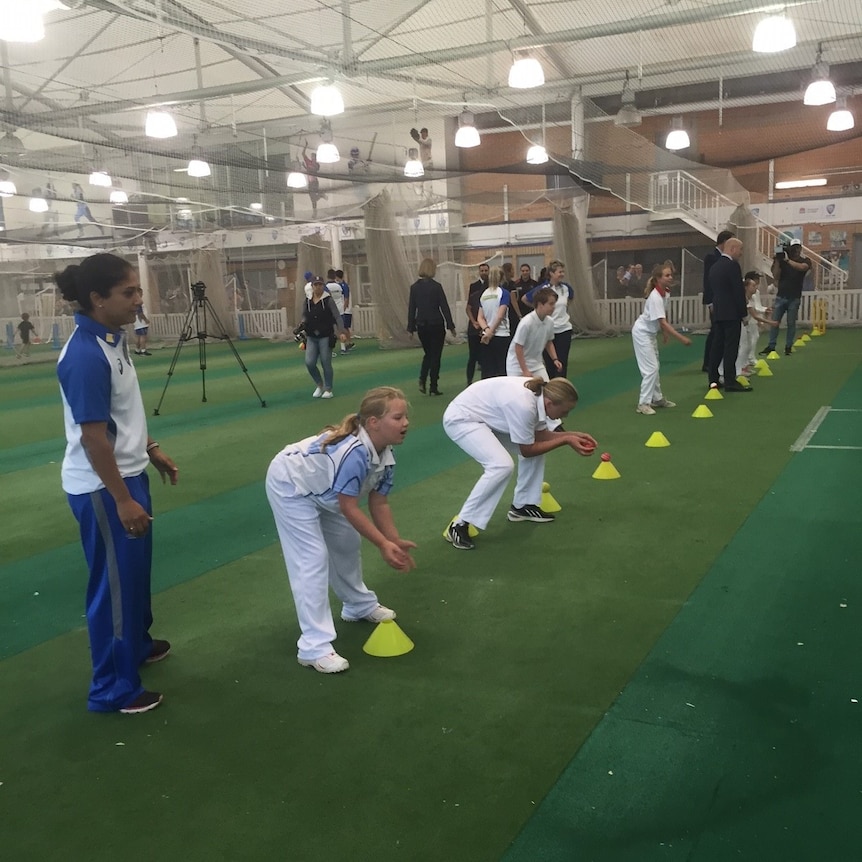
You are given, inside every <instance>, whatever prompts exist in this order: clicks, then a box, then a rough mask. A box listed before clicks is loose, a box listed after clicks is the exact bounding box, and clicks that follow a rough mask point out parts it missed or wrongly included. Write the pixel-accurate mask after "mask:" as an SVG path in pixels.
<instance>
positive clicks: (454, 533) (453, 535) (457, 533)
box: [446, 521, 476, 551]
mask: <svg viewBox="0 0 862 862" xmlns="http://www.w3.org/2000/svg"><path fill="white" fill-rule="evenodd" d="M446 541H447V542H451V543H452V547H453V548H458V549H459V550H462V551H472V550H473V548H475V547H476V544H475V542H474V541H473V540H472V539H471V538H470V525H469V524H456V523H455V522H454V521H452V523H451V524H449V529H448V530H446Z"/></svg>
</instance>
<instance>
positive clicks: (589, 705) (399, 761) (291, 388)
mask: <svg viewBox="0 0 862 862" xmlns="http://www.w3.org/2000/svg"><path fill="white" fill-rule="evenodd" d="M239 346H240V350H241V352H242V355H243V358H244V360H245V361H246V364H247V365H248V367H249V371H250V373H251V375H252V378H253V379H254V382H255V385H256V386H257V387H258V389H259V390H260V392H261V394H262V395H263V397H264V398H265V399H266V401H267V404H268V406H267V408H266V409H261V408H260V407H259V406H258V405H257V401H256V399H255V397H254V393H253V392H252V390H251V388H250V387H249V385H248V381H246V379H245V377H244V376H243V375H242V373H241V371H240V370H239V369H238V367H237V366H236V362H235V360H234V359H233V357H232V356H231V355H230V354H229V352H228V351H227V350H226V349H224V348H223V346H221V347H214V348H213V349H211V351H210V361H209V368H208V375H207V391H208V398H209V400H208V403H206V404H201V403H200V392H201V386H200V372H199V369H198V368H197V356H196V354H195V355H194V356H191V355H185V356H182V357H181V360H180V363H179V364H178V367H177V374H175V375H174V378H173V380H172V381H171V383H170V386H169V387H168V390H167V394H166V397H165V401H164V405H163V409H162V415H160V416H158V417H152V418H151V419H150V433H151V434H152V435H153V436H154V437H155V438H157V439H159V440H160V441H161V443H162V445H163V447H164V449H165V451H167V452H168V453H169V454H170V455H171V456H172V457H174V458H175V460H176V461H177V463H178V464H179V466H180V477H181V478H180V484H179V485H178V486H177V487H174V488H172V487H163V486H161V485H160V484H159V483H154V506H155V511H156V521H155V525H154V526H155V530H156V533H155V554H156V563H155V567H154V588H155V589H156V590H157V591H158V592H157V595H156V596H155V600H154V610H155V615H156V626H155V627H154V634H156V635H157V636H162V637H165V636H166V637H169V638H170V639H171V640H172V642H173V644H174V654H173V655H172V656H171V657H170V658H169V660H167V661H166V662H163V663H161V664H159V665H156V666H153V667H151V668H148V669H147V670H146V682H147V683H148V684H150V685H152V686H154V687H157V688H158V689H159V690H162V691H164V692H165V697H166V699H165V704H164V706H163V707H162V708H160V709H159V710H157V711H156V712H154V713H151V714H147V715H144V716H138V717H126V716H119V715H109V716H99V715H93V714H89V713H87V712H86V709H85V700H86V688H87V682H88V656H87V639H86V632H85V631H84V630H83V629H82V628H81V625H82V622H83V621H82V616H81V615H82V613H83V591H84V584H85V582H86V573H85V571H84V567H83V561H82V556H81V552H80V548H79V546H78V544H77V540H76V535H75V524H74V521H73V519H72V517H71V514H70V513H69V511H68V507H67V506H66V503H65V500H64V498H63V495H62V493H61V491H60V488H59V464H58V462H59V460H60V458H61V457H62V416H61V411H60V409H59V398H58V396H57V388H56V382H55V380H54V378H53V370H52V369H51V368H50V367H48V366H38V365H31V366H27V367H25V368H21V369H0V399H2V403H3V406H4V422H3V423H2V426H0V475H2V480H0V481H2V482H3V486H4V494H3V502H2V504H0V505H2V520H3V524H4V529H3V531H2V535H0V558H2V561H3V570H2V576H0V577H2V581H3V587H4V589H3V590H2V592H0V621H2V630H3V640H2V643H0V656H2V657H4V658H3V660H2V661H0V689H2V691H3V692H4V694H5V693H7V692H9V693H10V694H9V695H8V696H4V698H3V701H2V705H0V734H2V738H3V739H4V740H7V745H6V746H5V755H4V758H3V761H2V763H0V781H2V782H3V784H2V786H0V816H2V818H3V822H4V830H3V831H4V836H3V841H4V847H6V848H8V850H9V852H10V854H11V855H10V858H19V859H43V858H44V859H47V858H54V855H55V854H56V851H57V848H58V847H62V848H63V853H64V857H65V858H88V859H92V860H101V859H111V858H116V856H117V855H119V854H121V853H124V854H125V855H129V848H130V847H134V846H135V845H136V843H138V842H145V841H147V840H150V839H152V838H154V837H155V838H157V840H158V855H159V857H160V858H162V859H165V860H180V859H183V860H187V859H193V860H197V859H207V860H210V859H226V860H228V859H230V860H233V859H250V860H251V859H254V860H263V859H276V858H277V859H286V860H291V862H293V860H297V862H304V860H308V862H316V860H333V859H335V860H348V859H354V858H356V857H358V858H362V859H365V858H367V859H375V860H380V862H382V860H386V859H393V860H395V859H410V860H428V862H431V860H435V862H436V860H439V859H452V860H464V862H472V860H494V859H498V858H500V856H501V855H502V854H503V853H504V852H505V848H506V847H507V846H508V845H509V843H510V842H511V841H512V840H513V838H514V837H515V836H516V835H517V834H518V833H519V831H520V830H521V828H522V826H523V825H524V823H525V822H526V821H527V820H528V819H529V817H530V816H531V814H532V813H533V812H534V811H535V809H536V806H537V805H538V804H539V803H540V802H541V800H542V799H543V798H544V797H545V795H546V794H547V793H548V791H549V789H550V788H552V787H553V785H554V783H555V781H556V780H557V778H558V777H559V776H560V774H561V772H563V770H565V769H566V766H567V764H568V763H569V762H570V760H571V759H572V757H573V756H574V755H575V754H576V752H577V751H578V749H579V748H580V747H581V745H582V744H583V743H584V741H585V740H587V739H588V737H589V734H590V732H591V731H592V730H593V728H594V727H595V725H596V724H597V722H599V721H600V719H601V718H602V716H603V715H604V714H605V712H606V711H607V709H608V708H609V706H610V705H611V704H612V703H613V702H614V700H615V699H616V698H617V696H618V695H619V693H620V692H621V691H622V690H623V689H624V688H625V686H626V684H627V683H628V681H629V680H630V679H631V677H632V675H633V674H634V673H635V672H636V670H637V668H638V667H639V665H640V664H641V662H642V661H643V660H644V658H645V657H646V656H647V655H648V654H649V652H650V650H651V649H652V647H653V646H654V645H655V644H656V642H657V641H658V639H659V638H660V637H661V636H662V633H663V632H665V630H666V629H667V627H668V626H669V625H670V624H671V623H672V622H673V620H674V618H675V617H676V616H677V614H678V612H679V610H680V608H681V607H683V606H684V605H685V603H686V601H687V599H688V597H689V595H690V594H691V592H692V590H694V589H695V588H696V587H697V585H698V584H699V583H700V581H701V579H702V578H703V577H704V575H705V574H706V573H707V572H708V571H709V570H710V568H711V567H712V566H713V565H714V564H715V562H716V560H717V559H718V558H719V556H720V555H721V553H722V550H723V549H724V548H725V546H726V545H727V544H728V543H729V542H731V541H732V540H733V538H734V536H735V535H736V534H737V532H738V531H739V530H740V528H742V527H743V525H744V524H745V522H746V519H747V518H748V516H749V514H750V513H751V512H752V511H754V510H755V509H756V508H757V506H758V504H759V503H760V501H761V500H762V499H763V498H764V495H767V494H768V493H769V492H770V489H771V488H772V486H773V483H774V482H775V481H776V480H777V479H778V478H779V477H781V476H782V474H783V471H785V469H786V468H787V466H788V463H789V462H790V460H791V458H792V457H794V456H791V453H790V451H789V448H790V445H791V444H792V443H793V441H794V440H795V438H796V437H797V436H798V434H799V433H800V432H801V431H802V429H803V428H804V427H805V426H806V425H807V423H808V422H809V421H810V419H811V417H812V415H813V414H814V413H815V412H816V410H817V409H818V408H819V407H820V406H822V405H823V404H829V403H831V402H830V399H831V398H833V397H834V396H835V394H836V393H837V392H838V391H839V390H840V389H841V387H842V385H843V384H844V382H845V381H846V380H847V379H848V377H849V376H850V375H851V374H852V373H853V371H854V370H855V369H856V368H857V367H858V365H859V359H860V355H862V351H860V347H859V336H858V334H857V333H855V332H849V331H847V332H830V333H829V335H828V336H827V337H826V338H822V339H818V340H816V343H813V344H812V345H811V346H810V348H809V349H808V351H807V352H806V353H805V354H804V355H799V356H793V357H791V358H789V359H787V360H784V359H782V361H781V362H779V363H775V366H774V370H775V376H774V377H772V378H769V379H767V380H764V381H758V380H755V382H754V385H755V387H756V392H755V393H753V394H751V395H739V396H736V397H735V399H734V398H733V397H732V396H728V397H727V398H726V399H725V400H724V401H721V402H717V403H716V404H713V405H712V409H713V411H714V412H715V414H716V415H715V418H714V419H710V420H695V419H692V418H691V415H690V414H691V412H692V411H693V410H694V408H695V406H697V404H699V403H701V402H700V398H701V397H702V395H703V394H704V391H705V385H704V376H703V375H702V374H701V373H700V371H699V367H700V358H701V349H702V342H698V341H696V342H695V345H694V346H693V347H692V348H691V349H690V350H688V351H686V350H685V349H684V348H682V347H681V346H679V345H674V346H671V347H669V348H668V349H667V350H666V351H664V352H663V360H662V361H663V371H664V373H663V375H662V377H663V381H664V388H665V391H666V394H667V396H668V397H670V398H672V399H673V400H675V401H677V402H678V403H679V407H677V408H676V409H674V410H667V411H662V412H661V413H660V414H658V415H656V416H655V417H642V416H638V415H636V414H635V413H634V407H635V404H636V401H637V387H638V384H639V376H638V374H637V369H636V367H635V364H634V359H633V357H632V354H631V345H630V341H629V339H627V338H620V339H608V340H600V341H582V340H578V341H576V343H575V344H574V346H573V354H572V361H571V374H570V376H571V377H572V378H573V380H574V381H575V383H576V385H577V386H578V388H579V390H580V392H581V404H580V406H579V407H578V408H577V410H575V411H574V412H573V413H572V415H571V416H570V418H569V419H568V420H567V422H566V425H567V427H570V428H577V429H581V430H586V431H589V432H590V433H592V434H593V435H594V436H595V437H596V438H597V439H598V440H599V445H600V451H609V452H610V453H611V455H612V458H613V463H614V464H615V465H616V466H617V468H618V469H619V471H620V473H621V474H622V478H621V479H620V480H617V481H611V482H602V481H596V480H593V479H592V478H590V477H591V474H592V471H593V470H594V469H595V467H596V463H597V461H596V459H583V458H580V457H578V456H576V455H575V454H574V453H573V452H571V451H568V450H567V451H563V450H559V451H556V452H554V453H552V454H551V455H550V456H549V458H548V466H547V470H546V479H547V480H548V481H549V482H550V483H551V486H552V489H551V490H552V493H553V494H554V496H555V497H556V499H557V500H558V501H559V502H560V504H561V505H562V507H563V511H562V512H561V513H560V514H559V516H558V520H557V522H556V523H554V524H551V525H534V524H510V523H508V522H507V521H506V520H505V508H504V506H503V505H501V507H500V509H499V511H498V512H497V514H496V516H495V518H494V519H493V520H492V521H491V523H490V525H489V528H488V530H487V531H486V532H484V533H482V534H481V535H480V536H479V538H478V540H477V545H478V547H477V550H476V551H473V552H470V553H465V552H459V551H456V550H454V549H453V548H452V547H451V546H449V545H448V544H447V543H446V542H445V541H443V539H442V537H441V532H442V530H443V528H444V526H445V524H446V522H447V521H448V519H449V518H451V516H452V515H453V514H454V513H455V512H457V510H458V508H459V506H460V504H461V502H462V501H463V499H464V497H465V496H466V494H467V493H468V491H469V488H470V487H471V485H472V483H473V482H474V481H475V480H476V478H477V477H478V471H477V469H476V467H475V465H474V464H473V463H472V462H471V461H470V460H469V459H467V458H466V457H465V456H463V453H461V452H460V450H459V449H457V447H455V446H454V445H453V444H451V443H450V442H449V441H448V439H447V438H446V437H445V435H444V434H443V432H442V428H441V426H440V418H441V416H442V413H443V410H444V409H445V405H446V403H447V402H448V400H449V398H448V396H451V395H452V394H454V393H456V392H457V391H459V389H460V386H461V381H462V377H463V367H464V362H465V360H466V353H465V348H464V347H454V348H447V349H446V352H445V354H444V365H443V374H442V377H441V388H442V389H443V390H444V392H445V393H446V396H444V397H443V398H440V399H432V398H425V397H423V396H421V395H419V393H418V392H416V391H415V381H416V377H417V369H418V362H419V359H420V354H419V352H418V351H415V350H414V351H398V352H396V351H379V350H377V349H376V348H375V346H374V344H373V343H370V342H363V343H361V344H360V347H359V348H358V350H357V351H356V352H355V353H353V354H351V355H350V356H348V357H344V358H339V359H337V360H336V371H335V374H336V378H335V392H336V398H335V399H333V401H331V402H328V403H322V402H319V401H312V400H311V398H310V390H311V389H312V388H313V386H312V385H310V381H309V379H308V377H307V375H306V373H305V371H304V368H303V366H302V356H301V354H300V353H299V351H297V350H296V348H295V346H294V345H284V344H281V345H266V344H259V343H254V342H245V343H242V344H240V345H239ZM171 352H172V351H169V350H163V351H160V352H158V353H157V354H156V355H154V356H153V357H150V358H148V360H147V363H146V364H145V363H143V362H142V361H140V360H139V361H138V363H137V365H138V368H139V369H140V370H139V374H140V376H141V379H142V389H143V391H144V397H145V402H146V404H147V406H148V409H150V410H151V409H152V408H153V407H154V406H155V404H156V403H157V401H158V399H159V397H160V395H161V391H162V388H163V387H164V380H165V372H166V371H167V368H168V364H169V361H170V353H171ZM379 383H387V384H394V385H400V386H403V387H404V388H405V389H406V391H407V393H408V396H409V397H410V400H411V402H412V411H411V423H412V427H411V431H410V434H409V435H408V437H407V441H406V442H405V444H404V445H403V446H402V447H400V449H399V450H398V452H397V456H398V469H397V475H396V490H395V492H394V494H393V497H392V506H393V510H394V513H395V517H396V521H397V523H398V524H399V526H400V529H401V532H402V535H404V536H406V537H409V538H411V539H414V540H415V541H417V542H418V543H419V548H418V549H417V551H416V554H415V556H416V560H417V564H418V568H417V570H416V571H415V572H413V573H411V574H409V575H403V574H398V573H395V572H393V571H391V570H389V569H387V568H386V567H385V565H384V564H383V563H382V561H381V560H380V557H379V555H378V554H377V553H376V551H375V550H374V549H373V548H372V547H370V546H366V547H365V548H364V563H365V574H366V579H367V581H368V583H369V585H370V586H372V587H373V588H374V589H376V590H377V591H378V593H379V595H380V598H381V600H382V601H383V602H384V603H386V604H389V605H391V606H393V607H395V608H396V609H397V610H398V614H399V615H398V622H399V624H400V625H401V627H402V628H403V630H404V631H405V633H406V634H407V635H408V636H409V637H410V638H412V639H413V640H414V642H415V644H416V647H415V649H414V650H413V651H412V652H410V653H408V654H407V655H405V656H401V657H398V658H389V659H377V658H372V657H370V656H367V655H365V654H364V653H363V652H362V650H361V645H362V643H363V642H364V641H365V639H366V638H367V637H368V636H369V634H370V633H371V627H370V626H368V625H366V624H353V625H349V624H342V623H339V624H338V626H337V627H338V630H339V640H338V642H337V648H338V649H339V650H340V651H341V652H342V653H343V654H344V655H346V656H347V657H348V658H349V660H350V661H351V670H350V671H349V672H348V673H347V674H342V675H339V676H337V677H334V678H333V677H325V676H323V675H320V674H316V673H314V672H313V671H310V670H307V669H303V668H300V667H299V666H298V665H297V664H296V661H295V641H296V638H297V636H298V630H297V625H296V619H295V616H294V613H293V608H292V602H291V598H290V593H289V589H288V585H287V579H286V576H285V573H284V567H283V561H282V559H281V554H280V549H279V547H278V545H277V543H276V539H275V531H274V526H273V524H272V519H271V515H270V513H269V509H268V506H267V503H266V499H265V496H264V494H263V486H262V480H263V476H264V473H265V470H266V466H267V464H268V462H269V460H270V459H271V458H272V456H273V455H274V454H275V452H276V451H278V449H279V448H281V446H283V445H284V444H285V443H287V442H290V441H291V440H294V439H299V438H300V437H303V436H307V435H308V434H309V433H313V432H314V431H316V430H319V428H320V427H321V426H322V425H323V424H325V423H327V422H335V421H338V420H340V418H341V417H342V415H344V414H345V413H347V412H350V411H351V410H354V409H355V407H356V405H357V403H358V400H359V398H360V397H361V395H362V393H363V392H364V391H365V390H366V389H367V388H369V387H370V386H373V385H376V384H379ZM52 399H56V401H52ZM653 430H661V431H662V432H663V433H664V434H665V435H666V436H667V437H668V439H669V440H670V441H671V444H672V445H671V446H670V447H669V448H666V449H648V448H646V447H645V446H644V443H645V441H646V439H647V437H648V436H649V434H650V433H651V431H653ZM824 431H825V429H824ZM52 462H53V463H52ZM505 499H506V498H504V500H505ZM6 524H9V525H10V527H11V528H10V529H7V528H6V526H5V525H6ZM36 593H38V595H36ZM337 610H338V609H337V607H336V613H337ZM10 743H11V744H10ZM119 743H122V744H119ZM106 820H110V822H111V823H112V824H116V828H115V829H111V830H104V829H103V828H100V827H101V825H102V824H103V823H104V822H105V821H106ZM9 824H11V826H10V825H9ZM97 829H98V832H96V830H97ZM94 834H98V841H97V842H96V841H94ZM131 855H133V856H134V853H132V854H131ZM523 858H529V857H528V856H525V857H523ZM572 858H577V857H572ZM608 858H613V857H608Z"/></svg>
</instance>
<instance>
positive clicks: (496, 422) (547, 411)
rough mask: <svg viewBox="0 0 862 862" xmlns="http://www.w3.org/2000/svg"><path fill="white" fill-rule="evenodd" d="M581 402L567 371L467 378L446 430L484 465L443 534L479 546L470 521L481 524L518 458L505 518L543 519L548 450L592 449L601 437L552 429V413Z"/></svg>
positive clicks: (559, 415)
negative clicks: (469, 380)
mask: <svg viewBox="0 0 862 862" xmlns="http://www.w3.org/2000/svg"><path fill="white" fill-rule="evenodd" d="M577 403H578V392H577V390H576V389H575V387H574V386H573V385H572V384H571V383H570V382H569V381H568V380H566V379H565V378H562V377H559V378H556V379H554V380H551V381H550V382H547V381H545V380H543V379H542V378H541V377H531V378H530V379H529V380H525V379H524V378H523V377H489V378H487V379H486V380H480V381H479V382H478V383H474V384H473V385H472V386H468V387H467V388H466V389H465V390H464V391H463V392H461V393H460V394H459V395H457V396H456V397H455V398H454V399H453V400H452V402H451V403H450V404H449V406H448V407H447V408H446V412H445V413H444V414H443V430H444V431H445V432H446V434H447V435H448V437H449V439H450V440H452V441H453V442H454V443H455V444H457V445H458V446H460V447H461V449H463V450H464V451H465V452H466V453H467V454H468V455H469V456H470V457H471V458H474V459H475V460H476V461H478V462H479V464H480V465H481V467H482V471H483V472H482V476H481V477H480V478H479V481H478V482H476V484H475V485H474V486H473V490H472V491H471V492H470V496H469V497H468V498H467V500H466V502H465V503H464V505H463V506H462V507H461V511H460V512H459V513H458V514H457V515H456V516H455V518H454V520H453V521H452V523H451V524H450V525H449V527H448V529H447V531H446V540H447V541H448V542H450V543H451V544H452V546H453V547H455V548H458V549H459V550H466V551H469V550H472V549H473V548H474V547H475V544H474V542H473V540H472V539H471V538H470V532H469V531H470V526H471V525H472V526H474V527H476V528H477V529H480V530H484V529H485V528H486V527H487V526H488V522H489V521H490V520H491V516H492V515H493V514H494V510H495V509H496V508H497V504H498V503H499V502H500V498H501V497H502V496H503V492H504V491H505V490H506V485H507V484H508V482H509V478H510V477H511V475H512V471H513V470H514V468H515V464H514V461H513V459H512V455H516V456H517V459H518V479H517V482H516V484H515V496H514V500H513V502H512V505H511V507H510V508H509V512H508V514H507V516H506V517H507V518H508V519H509V520H510V521H533V522H535V523H537V524H546V523H549V522H551V521H553V520H554V516H553V515H551V514H549V513H547V512H545V511H543V510H542V508H541V506H540V503H541V501H542V482H543V481H544V475H545V454H546V453H547V452H550V451H552V450H553V449H557V448H559V447H561V446H570V447H571V448H572V449H574V450H575V451H576V452H578V453H579V454H581V455H591V454H592V453H593V451H594V450H595V448H596V441H595V440H594V439H593V438H592V437H591V436H590V435H589V434H585V433H583V432H580V431H557V432H555V431H551V430H550V429H549V427H548V420H560V419H563V418H564V417H565V416H567V415H568V414H569V411H571V410H573V409H574V408H575V405H576V404H577Z"/></svg>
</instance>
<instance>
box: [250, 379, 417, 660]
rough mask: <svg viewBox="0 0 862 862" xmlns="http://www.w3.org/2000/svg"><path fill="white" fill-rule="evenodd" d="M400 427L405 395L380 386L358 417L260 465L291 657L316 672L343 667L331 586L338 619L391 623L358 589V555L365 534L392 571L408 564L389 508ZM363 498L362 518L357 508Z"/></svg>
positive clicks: (407, 547)
mask: <svg viewBox="0 0 862 862" xmlns="http://www.w3.org/2000/svg"><path fill="white" fill-rule="evenodd" d="M409 425H410V421H409V419H408V418H407V401H406V400H405V398H404V393H403V392H401V390H400V389H394V388H392V387H391V386H379V387H377V388H376V389H372V390H370V391H369V392H367V393H366V395H365V397H364V398H363V399H362V403H361V404H360V405H359V412H358V413H350V414H349V415H347V416H345V417H344V419H343V420H342V421H341V424H339V425H338V426H337V427H335V426H332V425H329V426H327V427H326V428H324V430H323V431H322V432H321V433H320V434H316V435H315V436H313V437H309V438H307V439H305V440H300V441H299V442H297V443H291V444H290V445H288V446H286V447H285V448H284V449H283V450H282V451H281V452H279V453H278V455H276V456H275V458H273V460H272V463H271V464H270V465H269V470H268V471H267V474H266V496H267V499H268V500H269V505H270V507H271V508H272V514H273V517H274V518H275V526H276V528H277V530H278V536H279V539H280V540H281V549H282V552H283V554H284V562H285V566H286V567H287V575H288V579H289V580H290V589H291V592H292V593H293V598H294V604H295V606H296V615H297V617H298V618H299V628H300V631H301V635H300V638H299V641H298V643H297V649H298V652H297V661H298V662H299V664H301V665H303V666H304V667H311V668H314V669H315V670H316V671H318V672H320V673H340V672H341V671H344V670H347V669H348V668H349V667H350V665H349V663H348V661H347V659H345V658H343V657H342V656H340V655H338V653H337V652H335V650H334V649H333V646H332V642H333V641H334V640H335V625H334V623H333V620H332V610H331V608H330V605H329V589H330V587H331V588H332V591H333V592H334V593H335V595H336V596H337V597H338V598H339V599H340V600H341V603H342V606H341V619H342V620H344V621H345V622H358V621H360V620H366V621H368V622H372V623H379V622H383V621H384V620H392V619H395V611H393V610H392V609H391V608H387V607H384V606H383V605H381V604H380V603H379V602H378V601H377V594H376V593H374V591H373V590H370V589H369V588H368V587H367V586H366V585H365V582H364V580H363V578H362V557H361V553H360V551H361V546H362V537H363V536H364V537H365V538H366V539H368V541H369V542H372V543H373V544H374V545H376V546H377V548H378V550H379V551H380V555H381V556H382V557H383V559H384V561H385V562H386V563H387V565H389V566H391V567H392V568H393V569H395V570H397V571H399V572H408V571H410V570H411V569H413V568H415V563H414V561H413V557H412V556H411V554H410V551H411V549H412V548H415V547H416V544H415V542H411V541H409V540H407V539H402V538H401V537H400V535H399V534H398V530H397V529H396V527H395V522H394V520H393V518H392V511H391V510H390V508H389V492H390V491H391V490H392V483H393V478H394V471H395V456H394V454H393V452H392V447H393V446H397V445H398V444H400V443H402V442H403V441H404V437H405V435H406V434H407V428H408V426H409ZM365 497H367V499H368V514H367V515H366V514H365V513H364V512H363V511H362V509H361V508H360V505H359V503H360V500H361V499H363V498H365Z"/></svg>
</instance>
